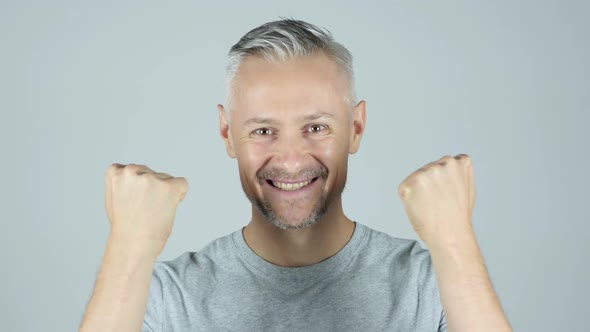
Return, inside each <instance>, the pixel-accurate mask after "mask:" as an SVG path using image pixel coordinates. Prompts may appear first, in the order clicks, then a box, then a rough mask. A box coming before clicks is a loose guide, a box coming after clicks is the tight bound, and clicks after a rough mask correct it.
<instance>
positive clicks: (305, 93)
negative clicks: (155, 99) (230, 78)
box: [220, 54, 365, 229]
mask: <svg viewBox="0 0 590 332" xmlns="http://www.w3.org/2000/svg"><path fill="white" fill-rule="evenodd" d="M234 84H235V85H234V90H233V91H234V95H233V99H232V113H231V125H228V121H227V120H228V119H227V117H226V116H227V114H226V113H225V112H224V110H223V108H222V107H221V106H220V130H221V135H222V137H223V138H224V139H225V141H226V146H227V149H228V153H229V155H230V156H232V157H236V158H237V160H238V166H239V171H240V180H241V183H242V188H243V189H244V192H245V193H246V196H247V197H248V199H249V200H250V201H251V202H252V204H253V205H254V206H255V207H256V208H257V211H258V212H259V213H260V214H261V215H262V216H263V217H264V218H265V219H266V220H268V221H269V222H271V223H273V224H274V225H275V226H277V227H280V228H283V229H289V228H303V227H307V226H310V225H312V224H314V223H316V222H317V221H319V220H320V219H321V217H322V216H323V215H324V214H325V213H326V212H328V211H329V209H330V206H331V204H332V203H333V202H334V201H335V200H339V199H340V195H341V193H342V191H343V190H344V185H345V183H346V174H347V163H348V154H349V153H354V152H356V150H357V149H358V144H359V142H360V136H361V134H362V131H363V128H364V122H365V110H364V102H361V103H359V105H357V107H356V108H355V109H354V110H353V109H352V106H351V105H350V103H349V102H347V101H346V99H345V96H347V92H348V91H349V90H348V81H347V77H346V75H345V74H344V73H343V72H342V71H340V70H339V68H338V66H337V65H336V64H335V63H334V62H333V61H331V60H330V59H329V58H327V57H326V56H324V55H322V54H317V55H313V56H307V57H303V58H296V59H293V60H289V61H287V62H284V63H271V62H267V61H265V60H264V59H262V58H259V57H249V58H247V59H246V60H245V61H244V62H243V63H242V64H241V65H240V68H239V71H238V73H237V75H236V78H235V81H234Z"/></svg>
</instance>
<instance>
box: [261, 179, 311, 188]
mask: <svg viewBox="0 0 590 332" xmlns="http://www.w3.org/2000/svg"><path fill="white" fill-rule="evenodd" d="M315 180H317V178H313V179H310V180H307V181H302V182H295V183H286V182H280V181H275V180H266V182H268V183H269V184H271V185H272V186H273V187H275V188H278V189H281V190H284V191H295V190H299V189H301V188H303V187H305V186H307V185H309V184H310V183H312V182H314V181H315Z"/></svg>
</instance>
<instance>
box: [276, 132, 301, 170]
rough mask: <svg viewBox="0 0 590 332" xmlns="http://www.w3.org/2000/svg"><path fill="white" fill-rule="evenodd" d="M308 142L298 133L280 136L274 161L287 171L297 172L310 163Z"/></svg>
mask: <svg viewBox="0 0 590 332" xmlns="http://www.w3.org/2000/svg"><path fill="white" fill-rule="evenodd" d="M308 152H309V151H308V144H307V143H306V142H305V139H304V138H303V137H301V136H298V135H289V136H283V137H279V138H278V139H277V141H276V144H275V149H274V156H273V159H274V163H275V165H276V166H277V167H280V168H282V169H283V170H285V172H288V173H291V174H295V173H297V172H299V171H301V169H302V168H303V167H304V166H305V165H306V164H309V160H307V159H306V158H309V154H308Z"/></svg>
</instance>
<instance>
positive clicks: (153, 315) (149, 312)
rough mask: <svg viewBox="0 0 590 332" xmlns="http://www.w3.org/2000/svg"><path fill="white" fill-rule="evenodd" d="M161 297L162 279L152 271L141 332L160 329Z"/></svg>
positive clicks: (155, 331)
mask: <svg viewBox="0 0 590 332" xmlns="http://www.w3.org/2000/svg"><path fill="white" fill-rule="evenodd" d="M157 264H158V263H156V265H157ZM154 271H155V267H154ZM162 297H163V295H162V281H161V280H160V279H159V278H158V277H157V275H156V273H155V272H154V273H153V274H152V281H151V282H150V292H149V296H148V303H147V308H146V311H145V316H144V318H143V326H142V328H141V331H142V332H160V331H162V328H161V327H162Z"/></svg>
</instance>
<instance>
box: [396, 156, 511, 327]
mask: <svg viewBox="0 0 590 332" xmlns="http://www.w3.org/2000/svg"><path fill="white" fill-rule="evenodd" d="M399 194H400V197H401V198H402V201H403V202H404V207H405V209H406V213H407V214H408V217H409V218H410V222H411V223H412V226H413V227H414V229H415V230H416V232H417V233H418V235H419V236H420V238H422V240H424V242H426V245H427V246H428V248H429V249H430V254H431V256H432V262H433V264H434V269H435V271H436V275H437V280H438V286H439V291H440V295H441V300H442V304H443V308H444V311H445V315H446V318H447V327H448V330H449V331H452V332H459V331H494V332H498V331H512V328H511V327H510V323H508V320H507V319H506V316H505V315H504V312H503V311H502V307H501V306H500V302H499V301H498V297H497V296H496V292H494V289H493V287H492V283H491V282H490V278H489V276H488V272H487V269H486V267H485V263H484V260H483V257H482V255H481V251H480V249H479V246H478V244H477V240H476V238H475V232H474V231H473V224H472V216H473V207H474V204H475V196H476V189H475V177H474V172H473V163H472V161H471V157H469V156H468V155H466V154H459V155H456V156H454V157H451V156H444V157H442V158H441V159H439V160H436V161H433V162H431V163H428V164H426V165H424V166H422V167H421V168H420V169H418V170H417V171H415V172H414V173H412V174H410V176H408V177H407V178H406V179H405V180H404V181H403V182H402V183H401V184H400V186H399Z"/></svg>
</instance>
